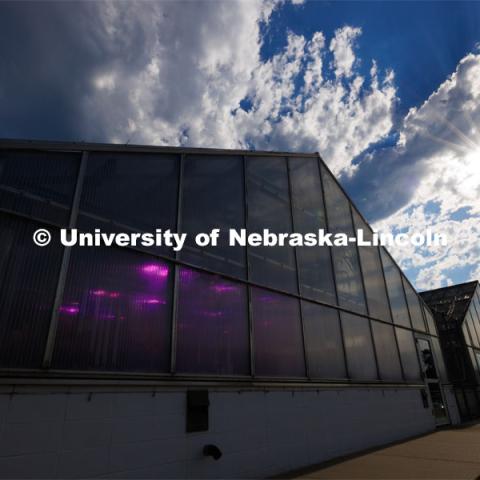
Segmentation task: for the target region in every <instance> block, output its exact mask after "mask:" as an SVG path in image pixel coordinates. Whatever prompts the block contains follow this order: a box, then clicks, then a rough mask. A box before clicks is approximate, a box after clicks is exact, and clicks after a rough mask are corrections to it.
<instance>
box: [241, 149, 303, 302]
mask: <svg viewBox="0 0 480 480" xmlns="http://www.w3.org/2000/svg"><path fill="white" fill-rule="evenodd" d="M247 192H248V193H247V196H248V198H247V203H248V230H249V232H250V233H253V232H256V233H262V232H263V230H264V229H269V230H270V231H271V232H273V233H291V232H292V222H291V211H290V198H289V189H288V176H287V162H286V159H285V158H281V157H248V160H247ZM248 258H249V262H250V278H251V280H253V281H254V282H258V283H261V284H264V285H268V286H269V287H275V288H278V289H281V290H285V291H289V292H294V293H296V292H297V275H296V271H295V254H294V250H293V248H292V247H286V246H285V247H275V246H272V247H268V246H259V247H249V249H248Z"/></svg>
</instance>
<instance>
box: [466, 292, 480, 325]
mask: <svg viewBox="0 0 480 480" xmlns="http://www.w3.org/2000/svg"><path fill="white" fill-rule="evenodd" d="M468 310H469V311H470V313H471V314H472V318H474V319H475V320H476V322H475V323H476V325H477V326H480V300H479V298H478V293H475V295H473V297H472V300H471V301H470V307H469V309H468Z"/></svg>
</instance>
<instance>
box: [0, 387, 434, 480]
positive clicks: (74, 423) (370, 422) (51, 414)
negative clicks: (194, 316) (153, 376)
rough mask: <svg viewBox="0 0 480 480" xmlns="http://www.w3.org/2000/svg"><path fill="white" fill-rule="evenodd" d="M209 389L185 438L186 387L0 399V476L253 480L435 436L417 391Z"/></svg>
mask: <svg viewBox="0 0 480 480" xmlns="http://www.w3.org/2000/svg"><path fill="white" fill-rule="evenodd" d="M209 391H210V430H209V431H208V432H202V433H189V434H186V433H185V410H186V395H185V390H183V391H182V390H178V391H175V392H173V391H168V392H162V393H160V392H157V393H156V394H155V395H153V394H152V393H151V392H131V393H112V392H110V393H95V392H94V393H92V394H89V393H45V390H44V391H43V392H39V393H35V392H31V393H16V394H0V476H1V477H2V478H27V477H30V478H41V477H43V478H69V477H78V478H87V477H100V478H178V477H181V478H185V477H189V478H200V477H209V478H215V477H223V478H228V477H230V478H232V477H234V478H235V477H237V478H247V477H256V478H258V477H266V476H270V475H275V474H279V473H281V472H285V471H288V470H292V469H296V468H300V467H303V466H307V465H310V464H315V463H319V462H322V461H325V460H327V459H331V458H334V457H337V456H341V455H345V454H348V453H352V452H355V451H358V450H363V449H366V448H369V447H373V446H378V445H381V444H384V443H388V442H392V441H395V440H400V439H403V438H407V437H410V436H413V435H417V434H421V433H424V432H428V431H431V430H433V429H434V421H433V417H432V415H431V412H430V409H425V408H424V407H423V404H422V400H421V396H420V393H419V390H416V389H393V388H391V389H389V388H385V389H379V388H370V389H368V388H344V389H341V388H339V389H325V390H319V391H306V390H297V391H278V390H270V391H247V390H245V391H233V390H229V391H228V390H225V389H223V391H220V390H215V389H210V390H209ZM209 443H213V444H216V445H218V447H219V448H220V449H221V450H222V452H223V456H222V458H221V459H220V460H219V461H214V460H213V459H211V458H205V457H203V456H202V449H203V446H204V445H205V444H209Z"/></svg>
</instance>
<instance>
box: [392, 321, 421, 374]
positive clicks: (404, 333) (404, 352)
mask: <svg viewBox="0 0 480 480" xmlns="http://www.w3.org/2000/svg"><path fill="white" fill-rule="evenodd" d="M395 332H396V334H397V340H398V348H399V350H400V358H401V360H402V368H403V374H404V376H405V380H412V381H417V380H420V379H421V374H420V365H419V363H418V357H417V349H416V346H415V339H414V337H413V333H412V332H411V331H410V330H405V329H404V328H398V327H396V328H395Z"/></svg>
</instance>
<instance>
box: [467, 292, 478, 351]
mask: <svg viewBox="0 0 480 480" xmlns="http://www.w3.org/2000/svg"><path fill="white" fill-rule="evenodd" d="M467 315H469V316H470V325H471V326H472V329H473V330H475V336H476V338H477V339H478V344H476V345H475V346H476V347H480V322H479V321H478V316H477V310H476V308H475V297H474V298H473V299H472V302H471V303H470V308H469V309H468V312H467Z"/></svg>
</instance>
